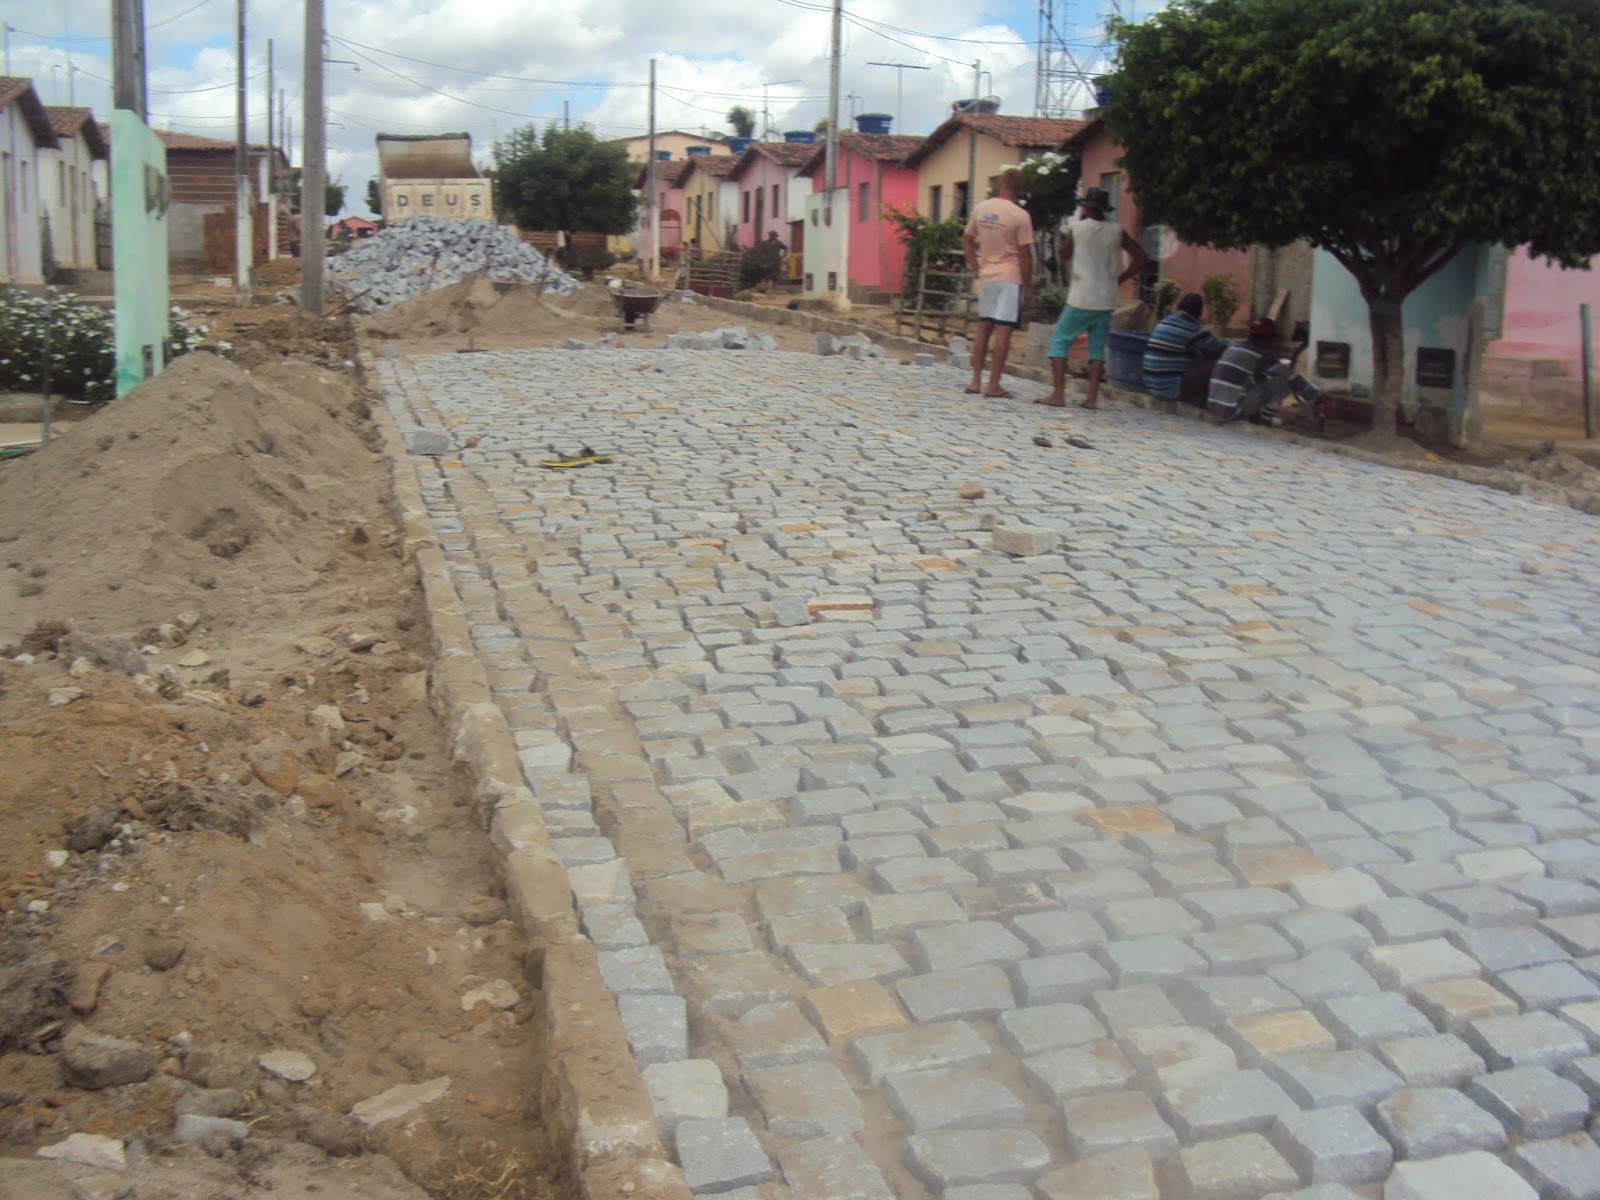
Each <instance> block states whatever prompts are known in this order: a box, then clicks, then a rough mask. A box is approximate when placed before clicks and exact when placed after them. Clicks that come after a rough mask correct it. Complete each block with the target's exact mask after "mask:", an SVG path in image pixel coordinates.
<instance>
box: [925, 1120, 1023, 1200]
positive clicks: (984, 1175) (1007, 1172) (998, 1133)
mask: <svg viewBox="0 0 1600 1200" xmlns="http://www.w3.org/2000/svg"><path fill="white" fill-rule="evenodd" d="M906 1159H907V1162H908V1164H909V1165H910V1167H911V1171H912V1173H913V1174H914V1175H916V1176H917V1178H919V1179H921V1180H922V1181H923V1182H924V1183H926V1184H927V1185H928V1186H929V1187H931V1188H937V1189H940V1190H942V1189H945V1188H950V1187H958V1186H960V1185H962V1184H969V1183H1028V1182H1030V1181H1032V1180H1033V1179H1034V1178H1035V1177H1037V1176H1038V1175H1039V1173H1040V1172H1042V1171H1043V1170H1044V1169H1045V1168H1046V1167H1048V1166H1049V1165H1050V1151H1049V1150H1048V1149H1046V1147H1045V1144H1044V1143H1043V1142H1041V1141H1040V1140H1039V1139H1038V1138H1037V1137H1036V1136H1035V1135H1034V1134H1032V1133H1030V1132H1029V1131H1028V1130H1026V1129H948V1130H942V1131H940V1132H939V1133H936V1134H916V1135H913V1136H912V1137H911V1139H910V1140H909V1141H908V1142H907V1146H906Z"/></svg>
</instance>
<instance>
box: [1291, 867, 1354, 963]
mask: <svg viewBox="0 0 1600 1200" xmlns="http://www.w3.org/2000/svg"><path fill="white" fill-rule="evenodd" d="M1307 878H1314V877H1313V876H1307ZM1278 929H1279V931H1280V932H1282V934H1283V936H1284V937H1286V938H1288V939H1289V941H1290V942H1292V943H1293V944H1294V947H1295V949H1296V950H1299V951H1300V953H1302V954H1312V953H1315V952H1316V951H1318V950H1331V951H1341V952H1343V953H1345V954H1357V953H1359V952H1361V951H1362V950H1365V949H1366V948H1367V947H1368V946H1370V945H1372V931H1371V930H1369V929H1368V928H1367V927H1366V926H1365V925H1363V924H1361V923H1360V922H1359V921H1357V920H1356V919H1355V918H1354V917H1348V916H1345V915H1344V914H1342V913H1334V912H1324V911H1322V910H1320V909H1303V910H1301V911H1300V912H1293V913H1288V914H1286V915H1285V916H1283V917H1280V918H1279V919H1278Z"/></svg>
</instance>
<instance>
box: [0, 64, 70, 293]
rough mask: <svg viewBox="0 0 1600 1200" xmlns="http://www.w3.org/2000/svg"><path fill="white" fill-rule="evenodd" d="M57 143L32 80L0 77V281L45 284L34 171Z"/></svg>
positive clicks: (36, 172) (36, 182)
mask: <svg viewBox="0 0 1600 1200" xmlns="http://www.w3.org/2000/svg"><path fill="white" fill-rule="evenodd" d="M58 145H59V142H58V140H57V138H56V134H55V130H54V129H53V128H52V127H51V124H50V118H49V116H48V115H47V114H46V113H45V111H44V105H43V104H41V103H40V102H39V94H38V93H37V92H35V91H34V90H33V81H32V80H31V79H22V78H19V77H17V76H14V75H0V189H3V194H0V215H3V217H4V221H5V227H4V230H3V231H0V232H3V234H4V236H3V238H0V281H3V282H6V283H43V282H44V236H43V235H44V220H43V213H42V212H41V211H40V204H39V197H40V193H41V189H40V186H39V167H40V164H41V158H42V155H43V152H45V151H49V150H54V149H56V148H57V147H58Z"/></svg>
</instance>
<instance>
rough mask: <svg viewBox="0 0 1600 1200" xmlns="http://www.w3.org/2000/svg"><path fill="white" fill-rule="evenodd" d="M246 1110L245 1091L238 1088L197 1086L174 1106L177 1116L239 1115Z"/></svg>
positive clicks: (173, 1112)
mask: <svg viewBox="0 0 1600 1200" xmlns="http://www.w3.org/2000/svg"><path fill="white" fill-rule="evenodd" d="M244 1111H245V1099H244V1093H243V1092H241V1091H239V1090H238V1089H237V1088H195V1089H194V1090H193V1091H190V1092H185V1093H184V1094H183V1095H182V1096H180V1097H178V1102H177V1103H176V1104H174V1105H173V1106H172V1114H173V1116H175V1117H182V1116H191V1115H192V1116H196V1117H237V1116H238V1115H239V1114H240V1113H242V1112H244Z"/></svg>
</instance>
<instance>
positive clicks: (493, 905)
mask: <svg viewBox="0 0 1600 1200" xmlns="http://www.w3.org/2000/svg"><path fill="white" fill-rule="evenodd" d="M505 917H506V905H505V901H503V900H496V899H495V898H494V897H493V896H474V897H473V898H472V899H471V900H469V901H467V907H466V909H465V910H464V911H463V912H462V914H461V919H462V920H463V921H465V922H466V923H467V924H468V925H493V924H494V923H495V922H496V921H503V920H505Z"/></svg>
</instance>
